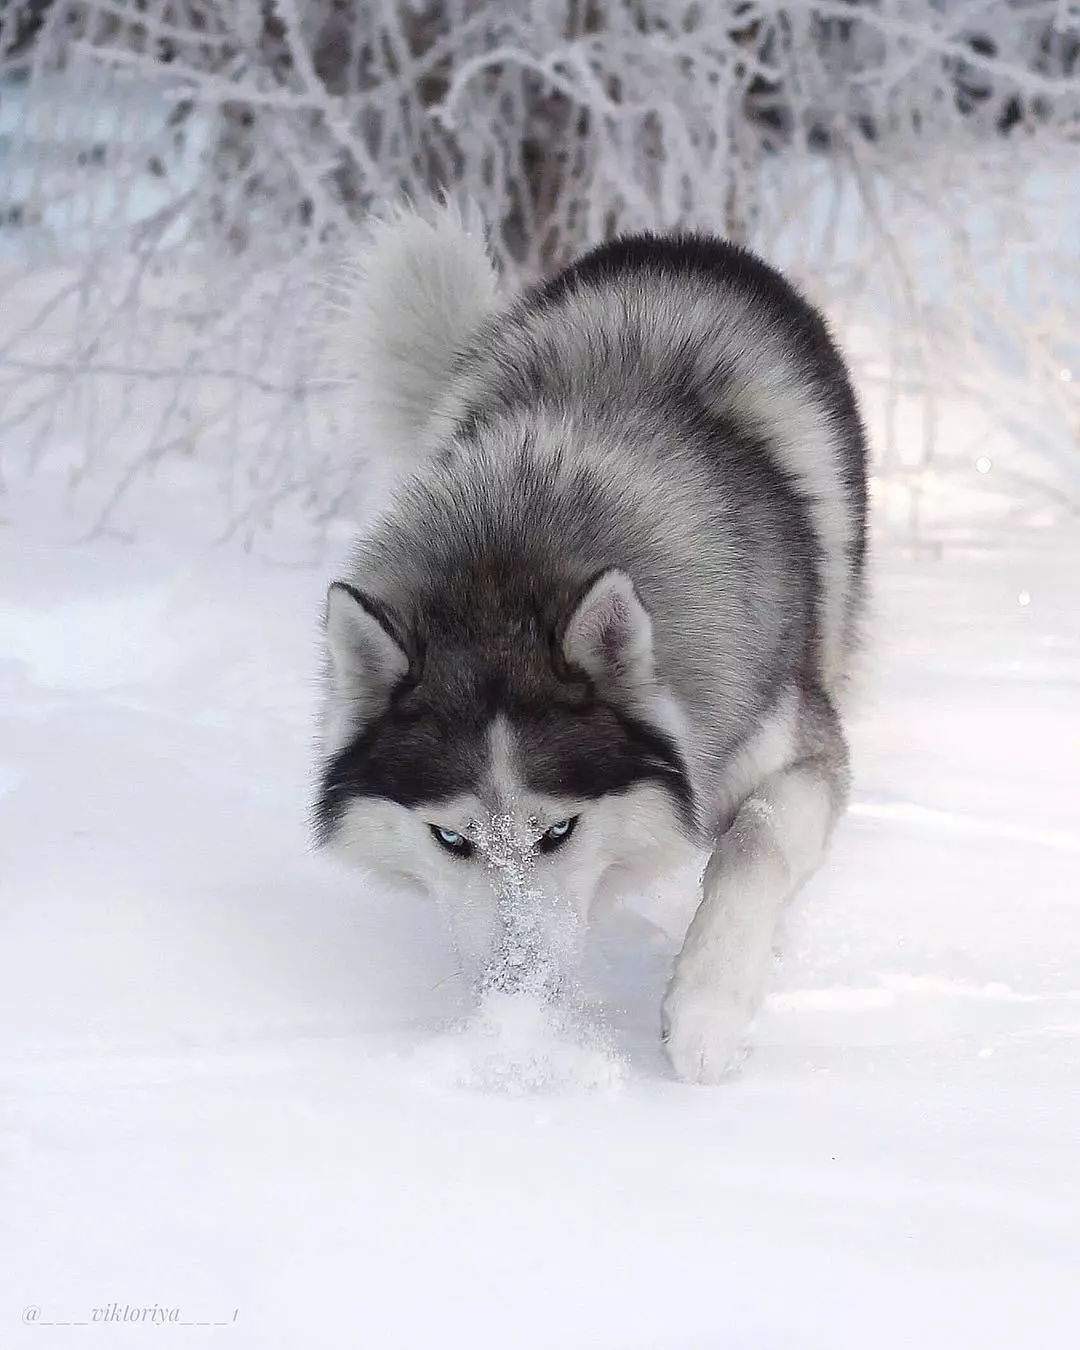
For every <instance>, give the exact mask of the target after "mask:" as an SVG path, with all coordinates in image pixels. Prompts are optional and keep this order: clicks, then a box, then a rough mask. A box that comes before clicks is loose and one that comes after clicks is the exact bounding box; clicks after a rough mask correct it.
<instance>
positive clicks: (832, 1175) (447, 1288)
mask: <svg viewBox="0 0 1080 1350" xmlns="http://www.w3.org/2000/svg"><path fill="white" fill-rule="evenodd" d="M1078 536H1080V532H1078V531H1077V530H1076V529H1075V523H1074V528H1073V531H1072V533H1071V535H1066V534H1065V533H1063V532H1059V531H1051V532H1045V533H1042V534H1038V533H1033V532H1029V533H1028V534H1027V535H1024V536H1016V537H1015V538H1014V539H1013V541H1012V542H1011V543H1009V544H1006V543H1003V541H1002V539H1001V538H998V539H996V540H995V541H994V546H993V547H992V548H990V549H986V550H981V549H979V548H977V547H969V548H966V549H965V550H960V549H950V550H947V551H946V552H945V553H944V554H943V555H939V554H937V553H935V552H934V551H931V550H926V551H922V552H920V551H909V552H907V553H901V552H899V551H897V550H895V549H891V548H889V547H884V548H882V549H880V550H879V552H878V556H877V607H878V625H877V627H878V635H879V655H878V659H877V662H876V670H875V672H874V674H873V678H872V680H871V682H870V685H869V691H868V694H867V696H866V699H865V702H864V704H863V707H862V710H861V712H860V714H859V717H858V720H857V723H856V725H855V727H854V729H853V742H854V748H855V760H856V766H857V791H856V794H855V804H854V806H853V809H852V810H851V812H850V814H849V816H848V818H847V819H846V821H845V822H844V824H843V825H842V827H841V829H840V831H839V833H838V836H837V838H836V842H835V848H834V852H833V856H832V859H831V861H830V863H829V865H828V866H827V867H826V869H825V870H824V871H823V872H822V873H821V874H820V875H819V876H818V877H817V878H816V879H815V880H814V882H813V883H812V885H811V886H810V887H809V888H808V890H807V892H806V893H805V895H804V896H803V897H802V900H801V901H800V902H799V903H798V905H797V906H796V908H795V909H794V910H793V912H792V914H791V916H790V920H789V923H788V927H787V934H786V938H785V943H784V958H783V960H782V962H781V963H780V964H778V967H777V970H776V976H775V981H774V986H773V993H772V995H771V998H770V1000H769V1003H768V1006H767V1008H766V1009H765V1011H764V1012H763V1014H762V1016H761V1017H760V1019H759V1025H758V1027H757V1031H756V1045H757V1048H756V1051H755V1053H754V1054H753V1055H752V1057H751V1058H750V1059H749V1060H748V1061H747V1063H746V1065H745V1066H744V1068H743V1070H742V1072H741V1073H740V1075H739V1076H738V1077H736V1078H734V1079H733V1080H731V1081H729V1082H728V1083H726V1084H725V1085H723V1086H721V1087H717V1088H697V1087H688V1086H684V1085H682V1084H679V1083H676V1082H674V1081H672V1079H671V1078H670V1075H669V1073H668V1071H667V1069H666V1066H665V1063H664V1060H663V1058H662V1055H661V1053H660V1048H659V1045H658V1042H657V1020H658V1007H659V1000H660V994H661V990H662V987H663V982H664V977H665V970H666V965H667V962H668V960H669V959H670V954H671V952H670V945H669V943H668V941H667V939H665V938H664V937H662V936H661V934H660V933H659V931H658V930H657V929H655V928H654V927H652V926H651V925H650V924H649V923H648V922H647V921H646V919H645V918H644V917H643V916H642V915H638V914H635V913H632V912H625V913H621V914H616V915H609V916H607V917H606V918H604V919H603V921H602V923H601V925H600V927H599V930H598V931H597V932H596V934H595V938H594V941H593V945H592V949H591V953H590V968H589V972H588V976H587V980H588V987H589V989H590V990H591V992H592V993H593V994H595V995H596V997H597V998H598V999H599V1000H601V1002H602V1007H601V1009H600V1010H599V1011H595V1012H593V1013H591V1014H590V1016H591V1017H593V1019H594V1021H595V1031H596V1035H595V1038H594V1040H593V1041H592V1042H591V1043H590V1044H587V1045H583V1044H582V1043H581V1042H580V1041H578V1042H572V1041H568V1042H567V1043H566V1044H558V1043H551V1042H550V1040H549V1039H536V1037H534V1035H533V1031H532V1030H531V1029H530V1027H529V1026H528V1025H525V1026H516V1027H513V1026H511V1027H507V1026H506V1025H504V1026H503V1027H502V1036H501V1039H500V1038H499V1037H498V1036H496V1034H495V1029H493V1028H488V1029H486V1030H485V1027H484V1026H483V1025H477V1024H476V1023H475V1022H474V1023H472V1024H471V1025H470V1026H469V1027H468V1028H467V1029H464V1030H462V1029H458V1030H455V1029H454V1024H455V1020H456V1019H458V1018H460V1017H461V1016H462V1015H463V1009H462V1001H461V991H460V990H459V988H458V987H457V984H456V981H455V979H454V975H453V972H454V965H453V960H452V957H451V954H450V950H449V945H448V941H447V937H446V934H445V933H444V931H443V930H442V928H441V926H440V924H439V921H438V919H437V916H436V915H435V914H434V913H433V912H432V911H431V910H429V909H428V908H427V907H426V906H425V905H423V904H422V903H421V902H420V901H419V900H416V899H414V898H411V897H409V896H403V895H395V894H389V893H383V892H380V891H379V890H377V889H374V888H372V887H371V886H370V885H368V884H365V883H364V882H363V881H362V880H359V879H357V878H355V877H351V876H349V875H346V874H343V873H342V872H340V871H339V870H338V869H337V867H336V866H335V865H334V864H332V863H331V862H330V861H329V860H327V859H323V858H320V857H317V856H313V855H312V854H311V853H310V851H309V849H308V846H307V839H306V830H305V808H306V802H307V797H308V774H309V753H310V750H309V747H310V740H311V723H312V709H313V704H314V695H315V688H316V678H315V673H316V668H317V617H318V613H319V609H320V604H321V597H322V591H323V586H324V584H325V581H326V572H325V571H324V569H322V568H316V567H306V566H295V565H293V566H282V565H275V564H273V563H271V562H268V561H266V560H263V561H256V560H254V559H245V558H238V557H237V556H236V554H235V553H233V552H232V551H230V550H227V549H221V548H218V549H201V548H200V549H197V550H196V549H192V548H191V547H190V546H188V547H181V546H179V545H176V544H160V543H159V544H155V542H154V540H153V538H152V537H151V538H145V539H144V540H143V542H141V543H136V544H125V543H121V542H113V541H110V540H104V541H101V542H98V543H95V544H93V545H74V544H70V543H66V544H62V543H51V542H48V533H47V532H46V531H44V530H39V529H35V528H32V527H31V525H30V524H29V523H27V522H26V521H21V522H17V521H15V520H11V519H9V520H8V521H7V523H6V524H5V525H4V527H3V528H2V529H0V718H2V720H0V888H2V895H3V903H2V907H0V1084H2V1086H0V1291H2V1299H0V1346H3V1347H8V1346H11V1347H22V1346H24V1345H25V1346H36V1347H45V1346H48V1347H53V1348H54V1350H55V1348H56V1347H68V1346H72V1347H84V1346H87V1345H89V1344H91V1343H94V1344H98V1343H99V1341H100V1343H102V1344H104V1341H105V1339H106V1338H107V1339H108V1340H109V1343H110V1345H111V1344H114V1343H115V1344H120V1343H121V1342H122V1343H123V1344H125V1345H138V1346H142V1345H149V1344H151V1343H154V1344H164V1343H165V1342H166V1341H167V1342H168V1343H169V1344H170V1345H173V1346H184V1347H186V1346H205V1345H211V1344H213V1345H218V1346H229V1347H233V1348H235V1350H240V1347H243V1348H244V1350H274V1348H275V1347H282V1348H283V1350H285V1348H288V1350H293V1348H294V1347H304V1348H305V1350H307V1348H308V1347H310V1348H311V1350H322V1348H323V1347H327V1348H329V1347H334V1348H335V1350H336V1348H337V1347H342V1348H344V1347H350V1350H351V1348H353V1347H373V1348H375V1350H394V1348H396V1347H402V1348H404V1347H408V1348H409V1350H416V1348H417V1347H427V1346H432V1347H440V1350H442V1348H443V1347H446V1348H447V1350H449V1347H457V1346H462V1347H465V1346H467V1347H471V1348H476V1350H486V1348H487V1347H499V1350H503V1348H504V1347H523V1348H524V1347H544V1350H550V1347H552V1346H567V1347H574V1348H575V1350H576V1348H577V1347H582V1348H584V1347H601V1346H602V1347H611V1348H612V1350H616V1348H617V1350H637V1348H640V1350H646V1347H647V1348H648V1350H700V1348H701V1347H724V1350H743V1348H745V1350H789V1348H790V1350H808V1348H809V1350H818V1348H820V1350H826V1348H827V1350H840V1348H842V1347H859V1350H863V1348H864V1347H865V1348H867V1350H869V1348H871V1347H872V1350H889V1348H890V1347H901V1346H904V1347H906V1346H919V1347H920V1348H921V1350H931V1348H933V1350H966V1347H971V1350H990V1348H991V1347H1002V1348H1003V1350H1005V1348H1007V1350H1020V1347H1031V1348H1032V1350H1057V1348H1058V1347H1060V1348H1061V1350H1065V1348H1066V1347H1074V1346H1076V1345H1077V1344H1080V1278H1078V1277H1077V1271H1078V1269H1080V1217H1078V1216H1080V620H1078V614H1080V537H1078ZM530 1055H531V1056H533V1057H534V1058H535V1057H539V1059H540V1061H541V1064H542V1067H543V1068H544V1070H545V1071H548V1076H549V1077H550V1079H551V1080H552V1083H553V1085H552V1086H549V1087H547V1088H544V1089H541V1090H537V1091H508V1090H505V1089H506V1087H507V1086H511V1087H512V1086H513V1085H514V1083H515V1081H516V1080H515V1079H514V1078H513V1076H512V1074H510V1075H508V1076H507V1078H506V1080H505V1082H504V1085H503V1088H502V1090H500V1084H499V1081H498V1076H497V1074H496V1075H493V1074H492V1072H491V1068H492V1064H493V1063H494V1064H497V1063H501V1062H507V1063H510V1064H511V1067H512V1063H513V1061H514V1060H515V1057H517V1058H520V1057H521V1056H524V1057H525V1058H526V1059H527V1058H528V1057H529V1056H530ZM567 1079H569V1082H567V1081H565V1080H567ZM155 1306H156V1308H157V1309H158V1310H159V1311H158V1312H157V1313H156V1314H155V1313H154V1312H153V1309H154V1308H155ZM125 1307H127V1308H128V1309H129V1312H128V1316H129V1318H130V1316H131V1315H132V1314H131V1311H130V1310H138V1312H139V1315H140V1316H143V1317H144V1318H145V1319H146V1320H144V1321H142V1322H140V1323H138V1324H132V1323H131V1322H130V1321H129V1322H128V1324H127V1325H125V1326H123V1329H122V1330H115V1325H116V1324H115V1322H114V1323H113V1325H114V1333H113V1334H112V1335H110V1334H109V1333H108V1332H106V1331H104V1330H102V1328H101V1326H100V1325H98V1324H97V1323H98V1322H100V1320H101V1316H103V1315H104V1313H105V1312H109V1313H110V1314H111V1318H115V1317H117V1316H119V1315H120V1314H122V1313H123V1312H124V1310H125ZM144 1309H145V1310H146V1312H145V1313H143V1311H142V1310H144ZM94 1310H101V1311H99V1317H98V1319H96V1320H95V1319H94ZM154 1317H156V1318H157V1319H158V1320H160V1319H161V1318H162V1317H167V1318H169V1319H171V1320H170V1321H169V1322H168V1323H167V1324H166V1325H164V1326H162V1325H149V1324H148V1323H149V1321H150V1319H151V1318H154ZM83 1322H88V1323H90V1325H89V1326H82V1325H77V1324H79V1323H83ZM192 1322H196V1323H203V1322H210V1323H222V1324H224V1325H220V1326H201V1325H200V1326H190V1325H181V1324H184V1323H186V1324H190V1323H192ZM58 1323H60V1324H68V1323H71V1324H76V1325H71V1326H67V1325H57V1324H58ZM45 1324H52V1325H45Z"/></svg>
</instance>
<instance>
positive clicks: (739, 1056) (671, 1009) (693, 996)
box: [662, 975, 753, 1083]
mask: <svg viewBox="0 0 1080 1350" xmlns="http://www.w3.org/2000/svg"><path fill="white" fill-rule="evenodd" d="M752 1016H753V1009H752V1008H751V1007H748V1006H744V1005H742V1004H739V1003H737V1002H734V1001H733V1000H731V999H730V998H728V997H725V995H724V994H723V992H722V991H720V990H718V989H717V988H716V987H715V985H714V986H711V987H710V986H708V985H705V984H702V983H699V982H697V981H688V980H680V979H679V977H678V975H676V977H675V979H673V980H672V982H671V984H670V986H669V988H668V992H667V996H666V997H665V999H664V1006H663V1013H662V1027H663V1037H664V1044H665V1047H666V1049H667V1054H668V1059H670V1060H671V1067H672V1068H673V1069H674V1070H675V1073H676V1076H677V1077H679V1078H681V1079H682V1080H683V1081H684V1082H687V1083H718V1082H720V1080H721V1079H722V1078H725V1077H726V1076H727V1075H728V1074H730V1073H732V1072H733V1070H735V1069H737V1068H738V1067H739V1065H740V1064H741V1063H742V1061H743V1060H744V1059H745V1058H746V1055H747V1053H748V1051H747V1047H746V1045H745V1042H744V1037H745V1035H746V1031H747V1028H748V1027H749V1025H750V1021H751V1018H752Z"/></svg>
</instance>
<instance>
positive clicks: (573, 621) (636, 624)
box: [563, 568, 655, 694]
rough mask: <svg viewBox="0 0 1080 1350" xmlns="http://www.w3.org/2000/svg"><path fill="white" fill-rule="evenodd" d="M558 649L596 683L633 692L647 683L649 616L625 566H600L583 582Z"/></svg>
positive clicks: (649, 670)
mask: <svg viewBox="0 0 1080 1350" xmlns="http://www.w3.org/2000/svg"><path fill="white" fill-rule="evenodd" d="M563 655H564V656H565V658H566V660H567V661H568V662H569V663H570V664H571V665H573V666H577V667H578V668H579V669H580V670H583V671H584V672H585V673H586V675H588V676H589V677H590V678H591V679H592V680H593V681H594V682H595V683H596V684H597V685H598V686H599V687H600V688H601V689H606V690H609V691H611V692H617V691H622V692H623V693H625V694H632V693H634V692H635V691H638V690H642V689H644V688H646V687H647V686H649V685H651V684H652V682H653V678H654V675H655V662H654V659H653V626H652V619H650V618H649V612H648V610H647V609H646V608H645V606H644V605H643V604H642V603H641V601H640V600H639V599H638V595H637V591H635V590H634V583H633V582H632V581H631V580H630V578H629V577H628V576H627V575H626V573H625V572H620V571H619V570H618V569H617V568H612V569H610V570H609V571H607V572H601V574H600V575H599V576H598V577H596V578H595V580H593V581H592V582H590V583H589V585H588V586H587V587H586V589H585V592H584V594H583V595H582V596H581V599H580V600H579V601H578V602H577V604H576V605H575V607H574V609H573V611H572V613H571V615H570V619H569V622H568V623H567V625H566V631H565V633H564V634H563Z"/></svg>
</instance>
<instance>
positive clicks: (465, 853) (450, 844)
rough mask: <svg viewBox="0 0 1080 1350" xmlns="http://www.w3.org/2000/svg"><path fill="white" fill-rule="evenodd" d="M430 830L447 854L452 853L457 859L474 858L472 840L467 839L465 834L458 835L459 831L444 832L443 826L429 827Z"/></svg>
mask: <svg viewBox="0 0 1080 1350" xmlns="http://www.w3.org/2000/svg"><path fill="white" fill-rule="evenodd" d="M428 829H429V830H430V831H431V833H432V834H433V835H434V836H435V839H436V841H437V842H438V843H440V844H441V845H442V846H443V848H444V849H446V851H447V853H452V854H454V856H455V857H456V858H471V857H472V851H473V846H472V840H471V839H466V838H465V836H464V835H463V834H458V832H457V830H444V829H443V827H442V826H441V825H429V826H428Z"/></svg>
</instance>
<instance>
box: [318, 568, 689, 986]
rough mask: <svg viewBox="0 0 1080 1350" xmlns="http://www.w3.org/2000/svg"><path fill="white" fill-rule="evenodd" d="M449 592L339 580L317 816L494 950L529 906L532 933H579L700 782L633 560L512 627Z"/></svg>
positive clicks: (333, 839) (463, 938)
mask: <svg viewBox="0 0 1080 1350" xmlns="http://www.w3.org/2000/svg"><path fill="white" fill-rule="evenodd" d="M455 593H459V591H458V590H457V589H455ZM448 603H451V602H449V601H447V600H446V599H445V597H444V598H443V600H442V601H441V603H440V606H439V609H438V610H437V611H436V610H433V609H432V607H431V606H430V605H426V604H424V603H420V602H418V603H417V604H416V605H415V606H414V607H413V612H411V613H404V612H401V610H403V609H404V608H405V607H404V605H400V606H399V607H397V608H392V607H391V606H390V605H388V604H387V603H385V602H384V601H382V600H380V599H379V598H377V597H376V596H375V595H374V594H372V593H369V592H367V591H365V590H362V589H360V588H357V587H354V586H352V585H347V584H345V583H341V582H339V583H335V584H334V585H333V586H332V587H331V588H330V592H329V596H328V602H327V620H326V632H327V657H328V662H327V665H328V691H327V700H326V708H325V722H324V751H325V762H324V765H323V769H322V776H321V782H320V789H319V797H318V803H317V808H316V817H317V829H318V833H319V837H320V838H321V839H322V840H323V841H324V842H326V843H329V844H331V845H332V846H334V847H335V848H336V849H337V850H338V851H339V852H341V853H342V854H343V855H344V856H345V857H346V858H348V859H349V860H350V861H353V862H354V863H356V864H358V865H360V866H362V867H367V868H372V869H374V870H376V871H378V872H381V873H383V874H396V875H397V876H399V877H405V878H408V879H410V880H411V881H413V882H415V883H418V884H419V885H420V886H421V887H422V888H423V889H425V890H426V891H428V892H430V893H432V894H434V895H435V896H436V897H437V898H438V899H439V900H440V901H441V902H442V903H443V904H444V906H445V908H446V911H447V913H448V915H449V917H450V921H451V925H452V927H453V929H454V932H455V937H456V940H457V943H458V946H459V948H460V949H461V951H462V953H463V955H464V956H465V957H466V958H471V959H472V960H475V961H478V962H490V961H491V960H492V959H493V958H496V957H498V956H500V955H501V954H502V953H504V952H505V949H506V947H507V945H508V944H510V945H513V944H514V943H515V942H518V941H519V940H520V938H521V930H520V925H521V921H522V920H523V919H524V920H525V923H526V927H527V928H529V929H530V931H531V932H532V934H533V936H534V937H535V938H537V940H539V941H544V940H550V939H551V937H552V935H553V934H554V935H555V936H556V937H557V936H558V935H559V934H561V936H562V939H565V938H566V935H567V934H568V933H573V932H576V931H579V930H580V928H581V927H582V924H581V922H580V921H581V920H583V919H584V918H585V917H586V915H587V912H588V909H589V906H590V904H591V902H592V900H593V898H594V896H595V894H596V892H597V890H598V888H599V886H600V883H601V880H602V879H603V878H604V877H605V874H607V873H609V871H610V870H611V869H614V868H627V869H630V870H633V869H634V868H635V866H636V865H637V864H639V863H642V862H646V863H647V862H648V860H649V859H650V855H651V856H653V857H655V855H656V854H657V852H658V851H662V850H665V849H666V850H669V851H670V849H671V847H672V845H673V844H678V843H681V841H683V840H685V839H686V838H687V837H688V836H689V834H690V833H691V831H692V826H693V821H692V815H693V805H692V795H691V786H690V782H689V778H688V775H687V769H686V764H685V761H684V757H683V753H682V750H681V748H680V744H679V741H680V734H679V729H678V719H677V715H676V712H675V710H674V706H673V704H672V701H671V700H670V699H669V698H667V697H666V695H665V694H664V692H663V690H662V688H661V686H660V685H659V683H658V680H657V672H656V669H655V658H654V650H653V625H652V621H651V619H650V616H649V614H648V612H647V611H646V609H645V608H644V606H643V605H642V603H641V601H640V599H639V597H638V595H637V594H636V592H635V589H634V586H633V584H632V582H631V581H630V578H629V577H628V576H626V575H625V574H624V573H622V572H619V571H614V570H612V571H606V572H604V573H602V574H601V575H599V576H597V577H595V578H593V579H591V580H590V581H589V582H588V583H587V584H586V585H585V586H584V587H583V588H579V590H578V591H577V593H576V595H574V596H573V598H572V599H571V600H569V602H568V603H565V605H564V606H562V608H563V612H562V613H554V612H548V613H545V612H544V609H545V606H544V605H543V604H530V603H528V602H527V601H526V602H523V603H522V605H521V606H520V608H519V611H518V613H517V615H516V616H515V618H514V619H513V621H512V622H507V621H506V620H505V614H504V618H503V621H502V623H501V629H500V631H494V626H493V624H492V623H489V622H477V620H476V616H475V613H474V611H473V610H470V609H469V608H468V606H465V608H464V609H463V610H462V612H461V613H457V614H447V613H446V612H445V607H446V605H447V604H448ZM523 911H524V912H523ZM511 918H512V919H513V922H514V923H516V924H517V925H518V929H517V931H516V932H511V931H509V928H508V924H510V922H511ZM527 941H528V939H527Z"/></svg>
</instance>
